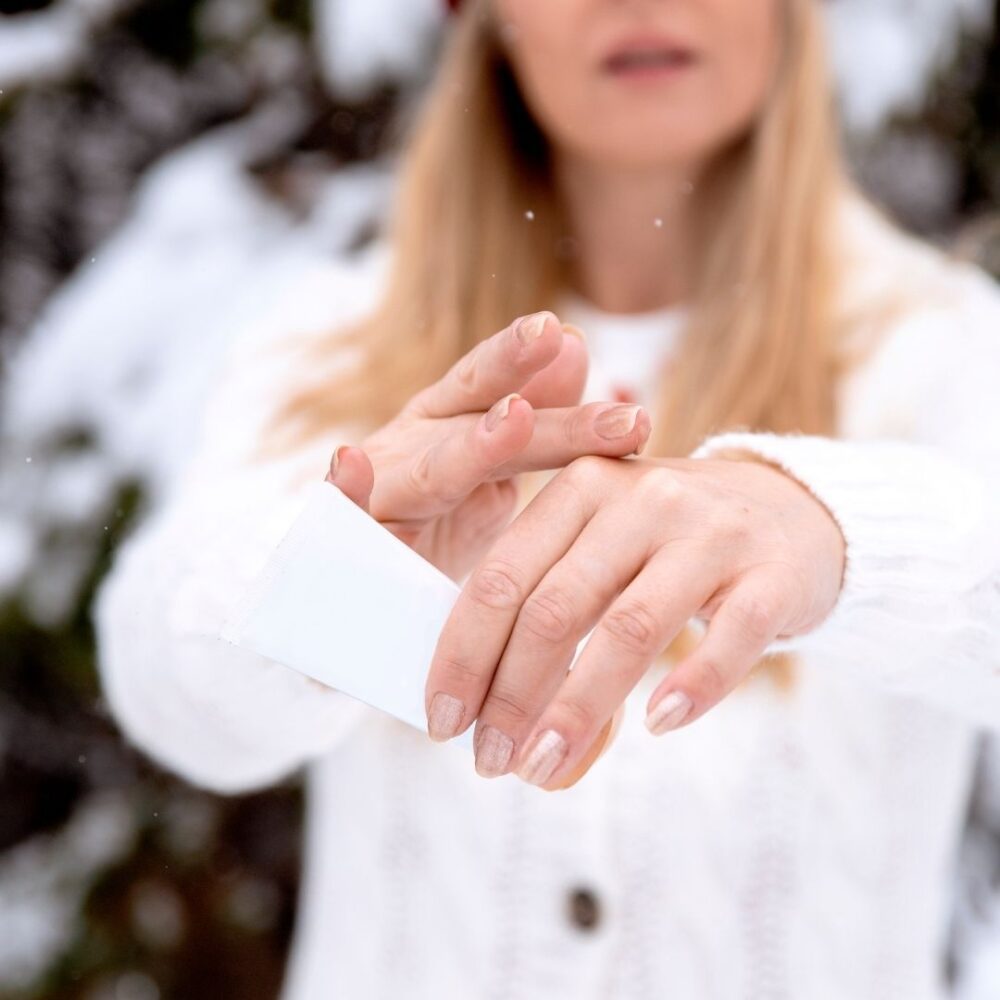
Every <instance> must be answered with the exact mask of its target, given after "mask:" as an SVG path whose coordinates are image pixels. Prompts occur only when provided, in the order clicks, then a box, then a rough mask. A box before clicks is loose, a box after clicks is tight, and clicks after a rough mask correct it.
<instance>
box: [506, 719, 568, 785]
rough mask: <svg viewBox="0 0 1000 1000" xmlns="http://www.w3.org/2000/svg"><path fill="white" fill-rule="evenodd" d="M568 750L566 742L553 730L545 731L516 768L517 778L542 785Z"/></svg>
mask: <svg viewBox="0 0 1000 1000" xmlns="http://www.w3.org/2000/svg"><path fill="white" fill-rule="evenodd" d="M568 749H569V747H568V746H567V744H566V741H565V740H564V739H563V738H562V737H561V736H560V735H559V734H558V733H557V732H556V731H555V730H554V729H546V730H545V732H544V733H542V734H541V736H539V737H538V739H537V740H536V741H535V745H534V747H532V749H531V753H529V754H528V756H527V757H526V758H525V761H524V763H523V764H522V765H521V766H520V768H518V771H517V775H518V777H519V778H523V779H524V780H525V781H528V782H530V783H531V784H532V785H544V784H545V782H546V781H548V780H549V778H551V777H552V775H553V774H554V773H555V770H556V768H557V767H558V766H559V765H560V764H561V763H562V761H563V759H564V758H565V756H566V751H567V750H568Z"/></svg>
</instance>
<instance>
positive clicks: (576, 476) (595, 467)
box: [563, 455, 606, 487]
mask: <svg viewBox="0 0 1000 1000" xmlns="http://www.w3.org/2000/svg"><path fill="white" fill-rule="evenodd" d="M605 462H606V459H603V458H601V457H600V456H599V455H579V456H577V457H576V458H574V459H573V460H572V461H571V462H570V463H569V464H568V465H567V466H565V468H564V469H563V473H564V475H565V477H566V480H567V481H568V482H569V484H570V485H571V486H580V487H586V486H587V484H589V483H592V482H594V481H595V480H596V479H597V477H598V475H599V474H600V470H601V469H602V468H603V466H604V464H605Z"/></svg>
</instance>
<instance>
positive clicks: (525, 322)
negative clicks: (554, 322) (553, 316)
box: [514, 312, 549, 347]
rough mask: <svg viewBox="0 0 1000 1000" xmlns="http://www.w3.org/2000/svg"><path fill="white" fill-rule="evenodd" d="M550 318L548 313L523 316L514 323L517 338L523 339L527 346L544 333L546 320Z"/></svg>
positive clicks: (522, 341)
mask: <svg viewBox="0 0 1000 1000" xmlns="http://www.w3.org/2000/svg"><path fill="white" fill-rule="evenodd" d="M548 318H549V314H548V313H544V312H540V313H532V315H530V316H523V317H522V318H521V319H519V320H518V321H517V322H516V323H515V324H514V333H515V335H516V336H517V339H518V340H519V341H521V343H522V344H524V345H525V347H527V346H528V344H530V343H532V342H533V341H535V340H538V338H539V337H540V336H541V335H542V331H543V330H544V329H545V321H546V320H547V319H548Z"/></svg>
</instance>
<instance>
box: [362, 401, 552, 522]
mask: <svg viewBox="0 0 1000 1000" xmlns="http://www.w3.org/2000/svg"><path fill="white" fill-rule="evenodd" d="M465 417H467V418H468V419H467V420H465ZM465 417H463V418H457V419H456V421H455V423H456V427H457V428H459V429H458V430H456V431H453V432H450V433H446V434H444V435H443V436H442V437H440V438H439V439H438V440H437V441H435V442H434V443H432V444H430V445H427V446H426V447H425V448H424V449H423V451H421V452H419V453H418V454H417V455H416V456H414V458H413V459H412V460H409V461H402V462H394V463H392V465H391V466H390V468H389V469H387V470H386V471H385V472H384V473H383V474H382V475H381V476H380V477H379V482H378V489H377V491H376V496H375V497H374V498H373V501H372V512H373V513H374V514H375V515H376V516H377V517H378V518H379V520H381V521H383V522H384V523H387V522H389V521H392V520H396V519H397V515H396V514H394V513H392V512H395V511H406V514H407V519H408V520H423V519H426V518H430V517H436V516H439V515H441V514H443V513H446V512H447V511H449V510H451V509H453V508H454V507H456V506H458V504H460V503H461V502H462V501H463V500H465V498H466V497H468V495H469V494H470V493H472V491H473V490H475V489H476V488H477V487H478V486H480V485H481V484H482V483H483V482H486V481H487V480H489V479H492V478H494V477H493V476H492V475H491V474H492V472H493V470H494V469H496V468H498V467H500V466H502V465H504V464H505V463H507V462H509V461H510V460H511V459H512V458H513V457H514V456H515V455H516V454H518V453H519V452H520V451H523V450H524V448H525V447H527V445H528V444H529V442H530V441H531V437H532V432H533V430H534V426H535V413H534V410H533V409H532V408H531V404H530V403H528V401H527V400H525V399H522V398H521V397H520V396H519V395H518V394H517V393H511V394H510V395H508V396H504V397H503V398H502V399H500V400H498V401H497V402H496V403H495V404H494V405H493V406H491V407H490V409H489V410H488V411H487V412H486V413H485V414H483V415H482V416H478V417H472V416H471V415H465ZM463 420H465V423H464V428H463V423H462V421H463Z"/></svg>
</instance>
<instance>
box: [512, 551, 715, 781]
mask: <svg viewBox="0 0 1000 1000" xmlns="http://www.w3.org/2000/svg"><path fill="white" fill-rule="evenodd" d="M717 588H718V569H717V567H716V566H714V565H713V560H712V558H711V557H710V556H708V555H707V554H706V553H705V552H704V550H703V549H701V548H700V547H696V546H694V545H690V546H689V547H688V548H687V549H685V550H678V549H661V550H660V551H659V552H658V553H657V554H656V555H655V556H654V557H653V558H652V559H650V560H649V562H648V563H647V564H646V565H645V566H644V567H643V569H642V570H641V571H640V572H639V573H638V574H637V575H636V576H635V578H634V579H633V580H632V582H631V583H629V585H628V586H627V587H625V589H624V590H622V591H621V592H620V593H619V594H618V596H617V598H616V599H615V600H614V602H613V603H612V604H611V607H610V608H608V610H607V612H606V613H605V614H604V615H603V616H602V617H601V620H600V621H599V622H598V624H597V627H596V628H595V629H594V631H593V633H592V634H591V636H590V638H589V639H588V640H587V644H586V646H584V648H583V651H582V652H581V653H580V658H579V659H578V660H577V662H576V665H575V666H574V667H573V669H572V670H571V671H570V672H569V673H568V674H567V675H566V677H565V679H564V680H563V682H562V684H561V685H560V687H559V690H558V691H557V692H556V693H555V695H554V697H553V698H552V699H551V701H550V702H549V704H548V705H547V706H546V707H545V710H544V711H543V712H542V713H541V716H540V717H539V719H538V720H537V723H536V725H535V726H534V727H533V730H532V732H531V734H530V735H529V736H528V738H527V739H526V740H525V743H524V746H523V750H522V753H521V755H520V758H519V759H518V761H517V766H516V770H517V774H518V776H519V777H520V778H523V779H524V780H525V781H528V782H531V783H532V784H535V785H540V786H543V787H544V786H546V785H549V784H550V783H556V784H558V783H559V782H561V781H562V776H563V775H564V774H566V773H567V772H568V771H571V770H572V769H573V768H575V767H576V766H577V763H578V761H579V759H580V757H581V756H582V755H583V754H584V753H585V752H586V750H587V748H588V747H589V746H590V744H591V742H592V741H593V740H594V738H595V735H596V734H597V733H599V731H600V729H601V727H602V726H604V725H605V724H606V722H607V720H608V719H609V718H610V717H611V715H612V714H613V712H614V710H615V709H616V708H617V707H618V706H619V705H620V704H622V703H623V702H624V701H625V699H626V697H627V696H628V694H629V692H630V691H631V690H632V689H633V688H634V687H635V685H636V684H638V683H639V680H640V679H641V677H642V676H643V674H645V672H646V671H647V670H648V669H649V666H650V664H651V663H652V662H653V660H655V659H656V657H657V656H658V655H659V653H660V652H661V651H662V650H663V649H665V648H666V647H667V646H668V645H670V643H671V641H672V640H673V638H674V636H676V635H677V633H678V632H680V631H681V629H682V628H683V627H684V625H685V623H686V622H687V621H688V619H689V618H690V617H691V616H692V615H693V614H695V613H696V612H697V610H698V609H699V608H700V607H702V606H703V605H704V603H705V602H706V601H707V600H708V599H709V598H710V597H711V595H712V594H713V593H714V591H715V590H716V589H717Z"/></svg>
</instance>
